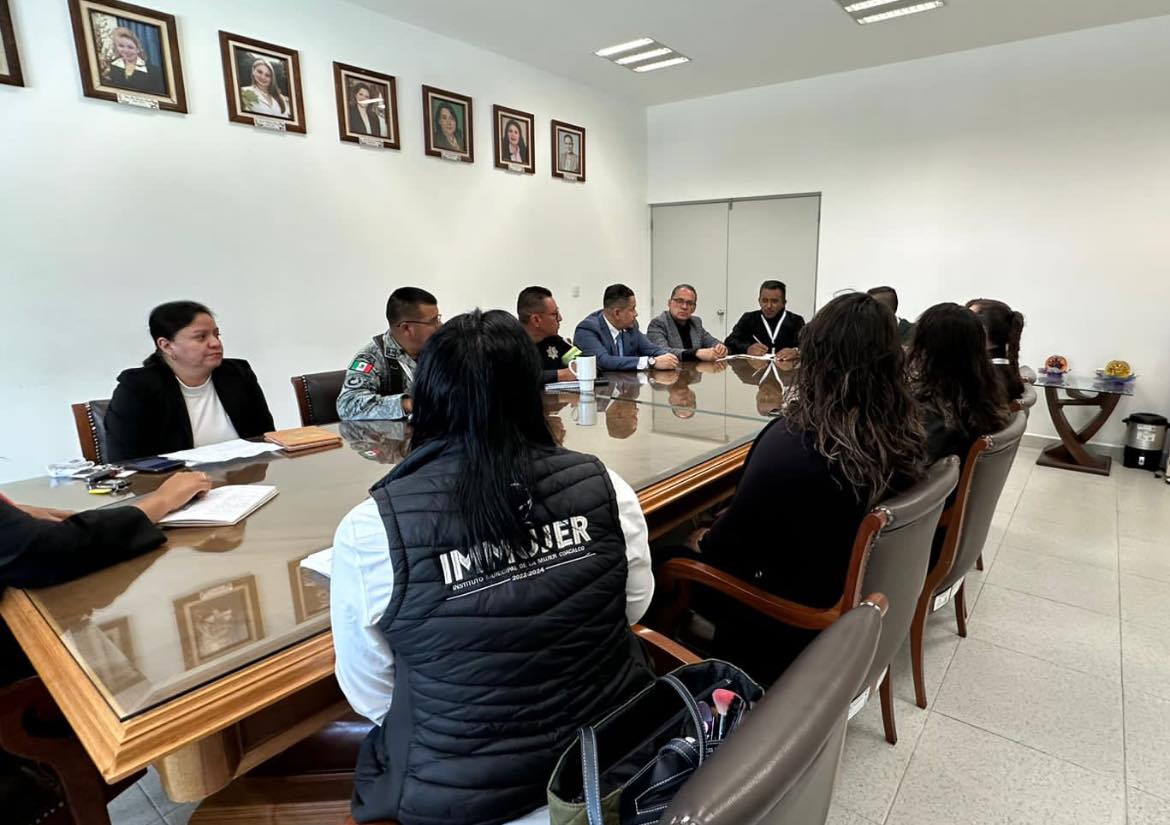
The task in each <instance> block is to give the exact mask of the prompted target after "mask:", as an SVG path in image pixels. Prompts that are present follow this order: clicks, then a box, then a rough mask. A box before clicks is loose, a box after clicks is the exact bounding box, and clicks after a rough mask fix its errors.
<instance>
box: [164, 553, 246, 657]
mask: <svg viewBox="0 0 1170 825" xmlns="http://www.w3.org/2000/svg"><path fill="white" fill-rule="evenodd" d="M174 606H175V621H176V622H177V623H178V625H179V639H180V641H181V642H182V645H183V662H184V664H186V666H187V668H188V670H190V669H192V668H195V667H198V666H199V665H202V664H205V663H207V662H210V661H212V660H213V659H218V658H219V657H221V656H225V655H227V654H228V653H231V652H232V651H233V650H238V649H239V648H241V647H244V646H245V645H248V644H250V643H251V642H255V641H257V640H259V639H263V638H264V622H263V617H262V616H261V614H260V596H259V594H258V593H257V592H256V577H255V576H244V577H242V578H239V579H232V580H231V581H227V582H224V583H222V584H218V585H215V586H214V587H207V588H204V589H203V590H199V591H196V592H195V593H192V594H190V595H188V596H183V597H181V598H178V599H175V602H174Z"/></svg>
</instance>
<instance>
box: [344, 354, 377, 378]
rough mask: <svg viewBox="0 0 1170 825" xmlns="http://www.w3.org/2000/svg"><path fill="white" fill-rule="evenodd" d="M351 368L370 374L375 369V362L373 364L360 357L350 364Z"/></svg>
mask: <svg viewBox="0 0 1170 825" xmlns="http://www.w3.org/2000/svg"><path fill="white" fill-rule="evenodd" d="M349 368H350V369H351V370H354V371H356V372H364V373H366V374H367V375H369V374H370V373H371V372H373V371H374V365H373V364H371V363H370V362H369V361H363V360H362V359H360V358H359V359H357V360H356V361H354V362H353V363H352V364H350V365H349Z"/></svg>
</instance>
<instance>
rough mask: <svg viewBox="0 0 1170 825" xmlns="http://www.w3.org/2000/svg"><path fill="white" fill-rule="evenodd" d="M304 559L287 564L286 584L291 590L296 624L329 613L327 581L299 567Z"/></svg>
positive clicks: (318, 574)
mask: <svg viewBox="0 0 1170 825" xmlns="http://www.w3.org/2000/svg"><path fill="white" fill-rule="evenodd" d="M305 558H307V556H302V557H301V558H299V559H295V560H294V561H290V562H289V563H288V584H289V587H290V588H291V589H292V600H293V613H294V614H296V617H297V624H301V623H302V622H307V621H308V620H309V619H311V618H313V617H314V616H320V615H321V614H322V613H328V612H329V579H327V578H325V577H324V576H322V575H321V574H320V573H315V572H313V571H312V570H306V569H305V568H303V567H301V562H302V561H304V560H305Z"/></svg>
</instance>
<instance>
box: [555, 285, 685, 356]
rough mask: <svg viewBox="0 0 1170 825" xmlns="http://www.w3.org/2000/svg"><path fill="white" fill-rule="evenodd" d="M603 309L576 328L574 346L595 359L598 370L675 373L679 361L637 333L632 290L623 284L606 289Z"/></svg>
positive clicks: (635, 308)
mask: <svg viewBox="0 0 1170 825" xmlns="http://www.w3.org/2000/svg"><path fill="white" fill-rule="evenodd" d="M601 305H602V309H599V310H597V312H594V313H593V314H592V315H589V316H587V317H586V318H585V320H583V321H582V322H581V323H579V324H577V331H576V332H574V333H573V345H574V346H575V347H577V348H578V349H580V350H581V352H582V354H584V355H596V356H597V368H598V369H601V370H644V369H652V370H674V369H678V357H677V356H675V355H672V354H671V353H670V352H669V351H668V350H667V349H666V348H665V347H660V346H657V345H655V344H654V343H652V342H651V341H650V339H649V338H647V337H646V336H645V335H643V334H642V333H641V332H640V331H639V330H638V320H637V319H638V307H637V300H636V299H635V298H634V290H632V289H630V288H629V287H628V286H626V285H625V284H614V285H612V286H609V287H606V289H605V296H604V298H602V302H601Z"/></svg>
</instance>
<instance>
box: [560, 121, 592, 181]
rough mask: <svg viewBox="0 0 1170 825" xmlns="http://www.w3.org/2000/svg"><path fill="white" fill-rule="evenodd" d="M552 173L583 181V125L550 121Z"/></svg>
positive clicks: (564, 177)
mask: <svg viewBox="0 0 1170 825" xmlns="http://www.w3.org/2000/svg"><path fill="white" fill-rule="evenodd" d="M552 175H553V177H554V178H562V179H563V180H579V181H581V182H582V183H584V182H585V127H583V126H574V125H573V124H572V123H563V122H561V121H559V120H554V121H553V122H552Z"/></svg>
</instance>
